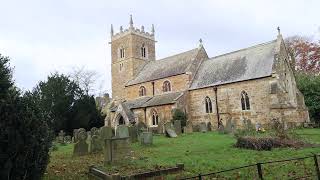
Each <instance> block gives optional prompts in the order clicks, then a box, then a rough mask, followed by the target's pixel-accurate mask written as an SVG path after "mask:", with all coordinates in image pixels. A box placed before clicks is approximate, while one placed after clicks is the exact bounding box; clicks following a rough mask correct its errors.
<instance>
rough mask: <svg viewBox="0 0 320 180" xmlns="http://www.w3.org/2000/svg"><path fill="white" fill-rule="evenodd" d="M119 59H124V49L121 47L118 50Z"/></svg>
mask: <svg viewBox="0 0 320 180" xmlns="http://www.w3.org/2000/svg"><path fill="white" fill-rule="evenodd" d="M119 57H120V58H121V59H123V58H124V57H125V52H124V48H123V47H121V48H120V49H119Z"/></svg>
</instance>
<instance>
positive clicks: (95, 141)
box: [89, 135, 102, 153]
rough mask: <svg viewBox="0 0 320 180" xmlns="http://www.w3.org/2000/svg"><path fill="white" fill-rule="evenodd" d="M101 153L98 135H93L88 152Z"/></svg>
mask: <svg viewBox="0 0 320 180" xmlns="http://www.w3.org/2000/svg"><path fill="white" fill-rule="evenodd" d="M100 151H102V142H101V139H100V137H99V136H98V135H93V136H92V137H91V141H90V146H89V152H90V153H94V152H100Z"/></svg>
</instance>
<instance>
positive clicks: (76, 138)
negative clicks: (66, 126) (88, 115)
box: [72, 129, 79, 143]
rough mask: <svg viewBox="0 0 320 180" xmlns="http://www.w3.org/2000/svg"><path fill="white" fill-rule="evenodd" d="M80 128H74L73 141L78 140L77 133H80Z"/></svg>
mask: <svg viewBox="0 0 320 180" xmlns="http://www.w3.org/2000/svg"><path fill="white" fill-rule="evenodd" d="M78 130H79V129H74V130H73V137H72V138H73V141H72V142H73V143H76V142H77V141H78V137H77V135H78Z"/></svg>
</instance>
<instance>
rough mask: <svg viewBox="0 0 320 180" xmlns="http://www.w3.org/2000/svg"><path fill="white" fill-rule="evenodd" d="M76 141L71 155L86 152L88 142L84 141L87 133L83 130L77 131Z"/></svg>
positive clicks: (80, 154) (84, 153) (79, 154)
mask: <svg viewBox="0 0 320 180" xmlns="http://www.w3.org/2000/svg"><path fill="white" fill-rule="evenodd" d="M77 136H78V142H77V143H76V144H75V145H74V148H73V155H74V156H82V155H86V154H88V144H87V142H86V139H87V133H86V132H85V131H80V132H78V133H77Z"/></svg>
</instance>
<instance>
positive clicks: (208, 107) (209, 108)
mask: <svg viewBox="0 0 320 180" xmlns="http://www.w3.org/2000/svg"><path fill="white" fill-rule="evenodd" d="M205 103H206V113H212V103H211V99H210V98H209V97H208V96H207V97H206V98H205Z"/></svg>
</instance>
